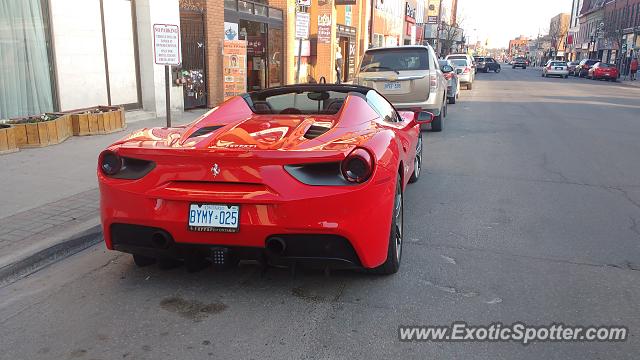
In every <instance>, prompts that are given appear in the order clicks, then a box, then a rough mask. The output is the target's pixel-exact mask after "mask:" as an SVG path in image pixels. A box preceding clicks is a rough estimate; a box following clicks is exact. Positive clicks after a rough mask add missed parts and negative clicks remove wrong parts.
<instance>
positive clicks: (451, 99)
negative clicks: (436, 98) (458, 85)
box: [447, 95, 456, 104]
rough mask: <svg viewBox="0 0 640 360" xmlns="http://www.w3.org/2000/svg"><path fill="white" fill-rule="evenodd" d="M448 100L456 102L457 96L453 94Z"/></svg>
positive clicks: (452, 102) (451, 102)
mask: <svg viewBox="0 0 640 360" xmlns="http://www.w3.org/2000/svg"><path fill="white" fill-rule="evenodd" d="M447 101H448V102H449V104H455V103H456V96H455V95H454V96H452V97H449V98H447Z"/></svg>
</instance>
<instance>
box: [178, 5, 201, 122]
mask: <svg viewBox="0 0 640 360" xmlns="http://www.w3.org/2000/svg"><path fill="white" fill-rule="evenodd" d="M180 29H181V31H180V32H181V41H182V44H181V46H182V68H181V69H180V70H179V71H180V74H179V77H180V78H182V79H183V91H184V108H185V110H188V109H194V108H198V107H205V106H207V82H206V73H207V71H206V70H207V69H206V53H205V49H206V45H205V29H204V13H202V12H198V11H186V10H181V11H180Z"/></svg>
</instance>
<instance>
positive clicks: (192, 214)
mask: <svg viewBox="0 0 640 360" xmlns="http://www.w3.org/2000/svg"><path fill="white" fill-rule="evenodd" d="M239 225H240V206H238V205H226V204H190V205H189V230H191V231H218V232H237V231H238V227H239Z"/></svg>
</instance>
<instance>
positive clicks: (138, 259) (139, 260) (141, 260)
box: [133, 254, 157, 267]
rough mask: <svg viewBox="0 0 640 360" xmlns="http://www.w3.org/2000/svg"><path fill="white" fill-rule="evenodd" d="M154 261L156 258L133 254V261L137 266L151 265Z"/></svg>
mask: <svg viewBox="0 0 640 360" xmlns="http://www.w3.org/2000/svg"><path fill="white" fill-rule="evenodd" d="M156 261H157V259H156V258H152V257H149V256H144V255H138V254H133V263H134V264H136V266H137V267H145V266H149V265H153V264H155V263H156Z"/></svg>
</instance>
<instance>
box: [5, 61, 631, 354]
mask: <svg viewBox="0 0 640 360" xmlns="http://www.w3.org/2000/svg"><path fill="white" fill-rule="evenodd" d="M639 114H640V89H638V88H631V87H628V86H623V85H620V84H612V83H605V82H595V81H591V80H585V79H572V78H570V79H543V78H541V77H540V72H538V71H537V70H535V69H527V70H521V69H517V70H512V69H510V68H506V67H505V68H503V71H502V73H500V74H493V73H490V74H478V77H477V82H476V83H475V84H474V89H473V90H472V91H464V92H463V94H462V96H461V98H460V101H459V103H458V104H456V105H451V106H450V107H449V116H448V117H447V119H446V122H445V129H444V131H443V132H442V133H427V134H426V137H425V139H426V147H425V158H426V159H425V162H426V164H425V165H426V168H427V172H426V173H423V177H422V178H421V180H420V181H419V182H418V183H417V184H414V185H410V186H409V188H408V190H407V193H406V195H407V196H406V202H405V206H406V208H405V222H406V225H407V228H406V229H405V231H406V235H405V248H404V257H403V263H402V266H401V269H400V272H399V273H398V274H396V275H394V276H389V277H379V276H371V275H366V274H361V273H357V272H334V273H332V274H331V276H330V277H326V276H324V275H323V274H322V273H321V272H314V271H304V272H299V273H298V274H297V275H296V276H295V277H292V276H291V275H290V274H289V273H288V272H287V271H285V270H280V269H272V270H269V271H268V272H267V273H266V275H265V276H263V277H261V276H260V273H259V269H258V268H257V267H256V266H248V265H247V266H242V267H240V268H238V269H235V270H232V271H229V272H224V273H216V272H215V271H213V270H211V269H208V270H204V271H201V272H198V273H195V274H189V273H187V272H186V271H184V269H174V270H169V271H163V270H160V269H158V268H157V267H149V268H142V269H140V268H136V267H135V266H134V265H133V263H132V260H131V258H130V257H129V256H126V255H120V254H117V253H113V252H106V251H105V250H104V248H103V246H102V245H100V246H96V247H93V248H91V249H89V250H87V251H84V252H82V253H79V254H77V255H75V256H73V257H71V258H68V259H66V260H64V261H62V262H59V263H57V264H55V265H53V266H51V267H49V268H47V269H44V270H42V271H40V272H38V273H36V274H33V275H32V276H30V277H29V278H26V279H23V280H21V281H19V282H17V283H14V284H12V285H9V286H6V287H4V288H1V289H0V349H1V350H0V358H2V359H67V358H69V359H76V358H77V359H123V358H125V359H206V358H215V359H231V358H238V359H251V358H253V359H305V358H309V359H356V358H358V359H364V358H367V359H381V358H388V359H401V358H416V359H418V358H419V359H426V358H429V359H433V358H436V359H462V358H473V359H536V360H537V359H541V358H550V359H631V358H635V357H637V354H639V353H640V341H639V339H640V301H639V300H640V246H639V244H640V225H639V224H640V166H639V164H640V116H639ZM454 321H466V322H469V323H472V324H474V325H488V324H490V323H493V322H502V323H505V324H510V323H513V322H516V321H522V322H525V323H527V324H530V325H544V324H551V323H554V322H555V323H564V324H566V325H584V326H587V325H626V326H627V327H629V330H630V338H629V340H627V341H626V342H624V343H597V342H595V343H534V344H531V345H527V346H523V345H521V344H518V343H495V342H484V343H404V342H400V341H398V338H397V336H398V335H397V334H398V325H401V324H404V325H409V324H410V325H448V324H450V323H451V322H454Z"/></svg>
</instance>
